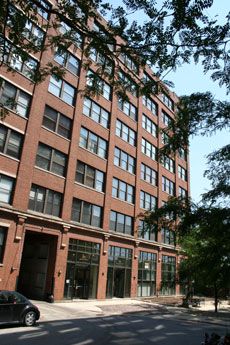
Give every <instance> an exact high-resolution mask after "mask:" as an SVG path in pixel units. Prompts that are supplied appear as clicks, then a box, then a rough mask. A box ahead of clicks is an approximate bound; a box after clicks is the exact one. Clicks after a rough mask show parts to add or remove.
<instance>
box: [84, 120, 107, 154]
mask: <svg viewBox="0 0 230 345" xmlns="http://www.w3.org/2000/svg"><path fill="white" fill-rule="evenodd" d="M83 131H85V132H86V134H87V136H86V137H85V138H84V137H82V136H81V135H82V132H83ZM90 135H91V139H90ZM92 136H93V137H95V139H97V141H96V146H95V149H96V152H94V151H93V150H90V148H89V147H90V145H92V144H93V140H92ZM81 139H84V141H85V142H86V146H83V145H81ZM100 143H101V144H103V145H105V148H103V147H102V146H100ZM79 146H80V147H82V148H84V149H86V150H88V151H90V152H91V153H94V154H96V155H97V156H99V157H100V158H103V159H107V150H108V142H107V141H106V140H105V139H103V138H101V137H100V136H98V135H96V134H94V133H93V132H91V131H89V130H88V129H87V128H85V127H81V131H80V135H79ZM100 150H103V152H104V154H103V155H100V154H99V152H100Z"/></svg>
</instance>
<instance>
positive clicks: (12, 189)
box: [0, 173, 15, 205]
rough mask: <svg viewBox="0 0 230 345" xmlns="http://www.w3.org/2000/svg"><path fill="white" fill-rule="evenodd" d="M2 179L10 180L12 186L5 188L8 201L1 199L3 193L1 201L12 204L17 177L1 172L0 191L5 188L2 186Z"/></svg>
mask: <svg viewBox="0 0 230 345" xmlns="http://www.w3.org/2000/svg"><path fill="white" fill-rule="evenodd" d="M2 179H5V180H8V182H10V184H11V186H10V188H9V189H4V190H6V192H7V199H8V201H3V200H1V193H0V203H4V204H9V205H11V204H12V200H13V194H14V188H15V178H13V177H11V176H8V175H5V174H2V173H0V192H1V190H3V188H2V187H1V180H2Z"/></svg>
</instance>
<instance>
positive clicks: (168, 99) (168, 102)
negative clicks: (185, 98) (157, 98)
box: [161, 93, 174, 111]
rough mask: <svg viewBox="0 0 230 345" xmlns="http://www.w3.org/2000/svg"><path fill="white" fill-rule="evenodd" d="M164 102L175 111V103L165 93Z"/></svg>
mask: <svg viewBox="0 0 230 345" xmlns="http://www.w3.org/2000/svg"><path fill="white" fill-rule="evenodd" d="M161 98H162V101H163V103H164V104H165V105H166V106H167V107H168V108H169V109H171V110H172V111H173V110H174V102H173V101H172V100H171V98H170V97H169V96H167V95H166V94H165V93H163V94H162V97H161Z"/></svg>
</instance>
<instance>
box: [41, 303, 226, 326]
mask: <svg viewBox="0 0 230 345" xmlns="http://www.w3.org/2000/svg"><path fill="white" fill-rule="evenodd" d="M41 303H46V302H41ZM49 305H50V304H48V303H46V309H47V307H48V306H49ZM52 305H53V306H55V307H56V308H58V309H60V308H61V309H65V310H66V311H67V312H69V313H70V314H75V315H76V314H77V315H78V317H103V316H104V317H107V316H112V315H125V314H127V315H128V314H134V313H141V314H142V315H150V314H151V315H154V314H155V315H157V316H159V315H160V317H163V318H177V319H183V320H187V321H193V322H207V323H213V324H217V325H223V326H227V327H228V328H229V327H230V306H229V305H228V304H226V305H222V306H221V307H220V309H219V312H218V314H217V315H216V314H215V313H214V306H213V302H210V303H205V304H204V305H201V307H199V308H189V309H186V308H181V307H178V306H170V305H167V304H165V303H164V304H160V303H158V302H157V298H156V299H152V300H150V301H144V300H142V299H130V298H127V299H126V298H113V299H109V300H73V301H69V302H66V301H62V302H56V303H54V304H52ZM50 306H51V305H50Z"/></svg>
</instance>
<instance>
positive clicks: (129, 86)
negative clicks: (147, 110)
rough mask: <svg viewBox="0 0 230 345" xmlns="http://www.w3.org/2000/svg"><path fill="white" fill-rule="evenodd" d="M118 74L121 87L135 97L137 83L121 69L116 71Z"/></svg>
mask: <svg viewBox="0 0 230 345" xmlns="http://www.w3.org/2000/svg"><path fill="white" fill-rule="evenodd" d="M118 76H119V79H120V82H121V83H122V85H123V87H124V88H125V89H126V90H127V91H129V92H130V93H131V94H132V95H133V96H134V97H137V85H136V84H135V82H134V81H133V80H132V79H131V78H130V77H128V76H127V75H126V74H125V73H124V72H122V71H120V72H119V73H118Z"/></svg>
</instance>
